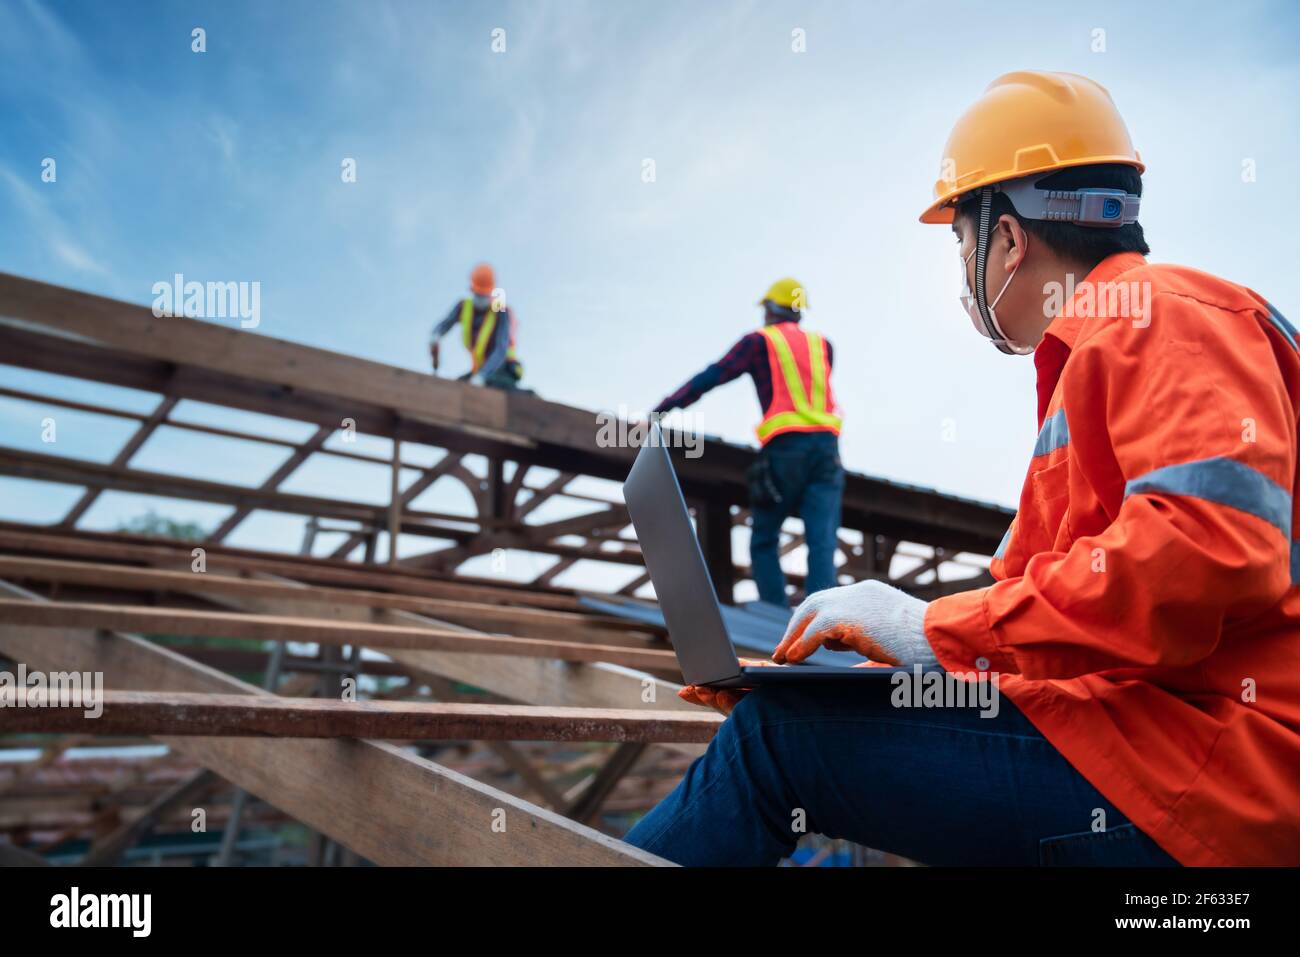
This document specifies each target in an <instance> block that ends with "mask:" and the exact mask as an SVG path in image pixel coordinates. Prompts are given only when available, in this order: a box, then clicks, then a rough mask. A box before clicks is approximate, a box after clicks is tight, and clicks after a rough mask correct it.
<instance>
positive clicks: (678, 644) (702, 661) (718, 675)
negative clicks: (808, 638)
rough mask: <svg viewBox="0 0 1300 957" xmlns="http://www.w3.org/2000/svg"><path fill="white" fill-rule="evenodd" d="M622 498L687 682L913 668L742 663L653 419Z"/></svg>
mask: <svg viewBox="0 0 1300 957" xmlns="http://www.w3.org/2000/svg"><path fill="white" fill-rule="evenodd" d="M623 500H624V501H625V502H626V503H627V510H628V513H629V514H630V515H631V516H632V525H633V526H634V527H635V528H636V537H637V541H638V542H639V543H640V545H641V554H642V556H643V557H644V558H645V564H646V569H647V570H648V571H649V572H650V580H651V581H652V582H654V586H655V594H656V595H657V596H658V598H659V608H660V610H661V611H662V612H663V616H664V621H665V622H666V623H667V625H668V634H669V636H670V637H671V639H672V642H673V650H674V651H675V652H676V653H677V663H678V664H680V665H681V667H682V676H683V677H684V678H685V679H686V682H687V684H696V685H712V686H714V687H720V688H731V687H743V688H751V687H755V686H757V685H761V684H762V685H766V684H771V683H772V682H780V681H870V680H873V679H874V680H880V679H881V678H887V677H888V676H890V675H892V674H894V673H896V672H899V671H910V670H911V669H908V668H886V667H875V668H847V667H841V666H837V665H809V664H798V665H762V666H748V667H743V668H742V667H741V665H740V661H739V659H737V657H736V651H735V649H734V648H733V647H732V644H731V639H730V638H729V637H728V636H727V629H726V627H725V625H724V624H723V621H722V609H721V608H719V607H718V596H717V593H716V592H715V591H714V590H713V581H712V580H711V579H710V578H709V573H708V569H707V567H706V566H705V564H704V554H703V552H701V551H700V543H699V540H698V539H697V538H696V537H695V528H694V527H693V526H692V524H691V515H690V512H688V511H687V510H686V499H685V498H684V497H683V496H682V489H681V486H680V485H679V484H678V482H677V473H676V472H674V471H673V463H672V460H671V459H670V458H669V456H668V449H667V447H666V446H665V444H664V440H663V435H662V433H661V432H660V430H659V426H658V425H657V424H654V423H652V424H651V427H650V434H649V435H648V437H647V438H646V443H645V445H643V446H642V447H641V451H640V452H639V453H637V457H636V461H635V462H634V463H633V464H632V471H631V472H629V473H628V476H627V481H626V482H624V483H623Z"/></svg>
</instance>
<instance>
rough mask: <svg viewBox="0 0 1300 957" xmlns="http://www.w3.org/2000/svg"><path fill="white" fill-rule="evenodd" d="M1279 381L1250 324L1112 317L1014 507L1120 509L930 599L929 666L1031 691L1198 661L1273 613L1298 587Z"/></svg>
mask: <svg viewBox="0 0 1300 957" xmlns="http://www.w3.org/2000/svg"><path fill="white" fill-rule="evenodd" d="M1277 368H1278V367H1277V363H1276V360H1275V358H1274V355H1273V352H1272V347H1271V345H1270V341H1269V338H1268V334H1267V333H1265V332H1264V331H1263V329H1262V327H1261V326H1260V325H1259V323H1258V321H1257V320H1256V319H1255V318H1254V317H1253V316H1252V315H1251V314H1249V313H1236V314H1227V313H1224V312H1222V311H1218V310H1214V311H1210V310H1208V309H1207V308H1206V307H1204V306H1201V305H1200V304H1199V303H1197V302H1195V301H1194V300H1191V299H1187V298H1184V297H1181V296H1176V295H1173V294H1167V293H1166V294H1161V295H1157V296H1156V297H1155V300H1154V302H1153V305H1152V316H1151V320H1150V323H1149V325H1148V326H1147V327H1145V328H1135V327H1134V326H1133V324H1132V322H1131V321H1129V320H1119V319H1117V320H1114V321H1113V322H1112V323H1111V324H1109V325H1107V326H1105V327H1104V328H1102V329H1101V330H1100V331H1098V332H1097V333H1096V334H1095V335H1093V336H1091V337H1090V338H1089V339H1088V340H1087V341H1084V342H1081V343H1079V344H1078V345H1077V346H1076V349H1075V354H1074V355H1073V356H1072V357H1071V359H1070V362H1069V364H1068V365H1067V367H1066V369H1065V371H1064V373H1063V375H1062V379H1061V388H1062V389H1063V390H1064V392H1063V395H1064V408H1065V413H1064V414H1065V416H1066V417H1068V416H1069V415H1070V414H1071V413H1072V412H1074V414H1075V415H1076V418H1077V421H1075V420H1068V421H1066V422H1065V423H1063V424H1062V425H1063V429H1065V428H1068V437H1069V444H1068V445H1067V446H1066V452H1065V454H1063V455H1061V457H1060V461H1059V462H1056V463H1055V464H1053V465H1051V466H1049V467H1048V468H1047V469H1045V470H1043V471H1041V472H1038V473H1037V474H1035V475H1034V476H1033V477H1032V478H1031V480H1030V481H1029V483H1028V485H1027V487H1026V490H1025V493H1024V496H1022V500H1021V508H1022V512H1024V511H1025V509H1026V506H1032V502H1033V497H1034V496H1056V495H1066V494H1068V495H1069V496H1070V499H1071V501H1072V502H1073V501H1076V500H1084V499H1086V497H1087V496H1089V495H1092V494H1097V495H1098V496H1099V498H1100V500H1101V501H1102V502H1103V503H1104V502H1106V501H1107V500H1108V499H1110V500H1114V499H1115V498H1116V495H1115V492H1116V491H1117V490H1119V489H1122V490H1123V493H1122V495H1123V497H1122V504H1120V505H1119V507H1118V509H1117V511H1116V513H1115V514H1114V516H1113V517H1112V518H1111V519H1110V521H1109V523H1108V524H1106V525H1104V526H1101V525H1099V526H1098V527H1086V526H1084V527H1080V525H1079V523H1080V522H1081V521H1088V519H1087V518H1086V515H1087V514H1088V513H1089V512H1091V513H1094V514H1095V512H1096V511H1097V510H1095V509H1090V510H1088V512H1084V511H1083V510H1082V509H1081V510H1079V511H1080V513H1081V514H1078V515H1073V516H1071V515H1067V517H1066V523H1067V529H1066V530H1065V531H1064V532H1063V533H1058V540H1057V541H1058V548H1059V549H1060V550H1059V551H1052V552H1046V553H1040V554H1036V555H1034V556H1033V557H1032V558H1030V559H1029V561H1028V563H1027V565H1025V567H1024V573H1023V574H1021V575H1019V576H1017V577H1014V578H1008V579H1006V580H1003V581H1000V582H998V583H996V584H994V585H992V586H990V587H988V588H983V589H980V590H978V591H973V592H966V593H962V594H957V595H951V596H948V597H945V598H940V599H937V600H936V601H934V602H933V603H931V605H930V607H929V609H928V610H927V614H926V618H925V632H926V636H927V638H928V639H929V642H930V645H931V647H932V648H933V649H934V651H935V652H936V654H937V656H938V658H939V661H940V662H941V663H942V664H943V665H944V666H945V667H946V668H948V669H949V670H953V669H958V670H965V669H972V668H974V664H973V663H974V662H975V661H976V660H977V659H980V658H983V659H986V660H987V661H988V662H989V667H990V668H991V669H992V670H994V671H1000V672H1006V673H1019V674H1022V675H1024V676H1025V677H1028V678H1035V679H1040V678H1070V677H1075V676H1078V675H1082V674H1086V673H1091V672H1096V671H1101V670H1104V669H1109V668H1121V667H1161V666H1187V665H1194V664H1195V663H1196V662H1198V661H1200V660H1202V659H1204V658H1205V657H1207V656H1208V655H1209V654H1210V653H1211V652H1212V651H1213V650H1214V648H1215V646H1216V645H1217V644H1218V642H1219V638H1220V633H1221V630H1222V627H1223V624H1224V622H1225V621H1226V620H1228V619H1231V618H1236V617H1250V616H1253V615H1257V614H1259V613H1260V612H1261V611H1263V610H1265V609H1267V608H1269V607H1271V606H1272V605H1274V604H1276V603H1277V602H1278V601H1279V600H1280V599H1281V598H1282V596H1283V594H1284V593H1285V592H1286V590H1287V589H1288V588H1289V587H1290V584H1291V567H1290V566H1291V522H1292V503H1291V487H1292V477H1293V476H1294V475H1295V468H1296V448H1295V428H1296V417H1295V410H1294V408H1293V405H1292V402H1291V399H1290V397H1289V396H1288V394H1287V389H1286V385H1285V383H1284V381H1283V379H1282V378H1281V376H1280V375H1279V374H1278V372H1277ZM1075 410H1077V412H1075ZM1061 434H1066V433H1065V432H1064V431H1062V433H1061ZM1016 533H1017V530H1016V523H1013V524H1012V527H1011V530H1010V538H1009V541H1010V542H1011V543H1014V540H1015V536H1016Z"/></svg>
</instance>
